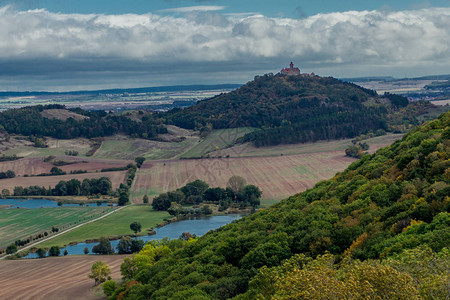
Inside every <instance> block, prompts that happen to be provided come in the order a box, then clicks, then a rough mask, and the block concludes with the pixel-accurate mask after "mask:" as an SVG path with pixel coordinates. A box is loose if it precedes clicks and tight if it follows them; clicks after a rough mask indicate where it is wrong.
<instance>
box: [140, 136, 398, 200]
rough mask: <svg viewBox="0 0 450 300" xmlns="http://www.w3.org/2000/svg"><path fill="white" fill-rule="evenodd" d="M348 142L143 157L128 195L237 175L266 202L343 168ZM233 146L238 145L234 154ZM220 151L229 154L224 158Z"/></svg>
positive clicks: (384, 141)
mask: <svg viewBox="0 0 450 300" xmlns="http://www.w3.org/2000/svg"><path fill="white" fill-rule="evenodd" d="M401 136H402V135H401V134H389V135H385V136H381V137H376V138H372V139H368V140H365V142H367V143H368V144H369V145H370V150H369V152H374V151H375V150H376V149H379V148H380V147H383V146H386V145H389V144H391V143H393V142H394V141H395V140H397V139H399V138H401ZM350 144H351V140H350V139H346V140H339V141H330V142H317V143H309V144H297V145H283V146H276V147H268V148H256V147H254V146H252V145H248V144H247V145H239V146H235V147H232V148H229V149H225V150H222V151H221V152H220V151H216V152H214V153H213V154H214V155H216V154H217V153H219V154H221V155H222V158H209V159H185V160H173V161H164V162H152V161H146V162H145V163H144V165H143V166H142V167H141V169H140V170H139V171H138V172H137V174H136V178H135V181H134V183H133V186H132V195H131V198H132V200H133V202H136V203H139V202H141V201H142V197H143V196H144V195H148V196H149V197H154V196H157V195H159V194H160V193H163V192H167V191H171V190H174V189H176V188H179V187H181V186H183V185H185V184H186V183H188V182H190V181H193V180H196V179H201V180H204V181H206V182H207V183H208V184H209V185H210V186H213V187H214V186H221V187H225V186H226V183H227V181H228V179H229V178H230V177H231V176H233V175H239V176H242V177H244V178H245V179H246V180H247V182H248V183H249V184H254V185H256V186H258V187H259V188H260V189H261V190H262V191H263V194H262V205H265V206H266V205H269V204H273V203H274V202H275V201H277V200H281V199H284V198H286V197H288V196H291V195H293V194H296V193H299V192H302V191H305V190H306V189H308V188H311V187H313V186H314V184H315V183H317V182H318V181H320V180H324V179H329V178H331V177H333V176H334V174H336V172H339V171H342V170H344V169H345V168H346V167H347V166H348V165H349V164H350V163H351V162H353V161H355V159H353V158H350V157H346V156H345V154H344V150H345V149H346V148H347V147H348V146H349V145H350ZM237 147H241V148H240V149H239V151H240V152H238V153H237V154H236V152H234V151H235V150H236V148H237ZM233 153H234V154H233ZM225 154H227V155H228V154H229V155H230V158H224V157H225V156H226V155H225ZM236 156H238V157H236Z"/></svg>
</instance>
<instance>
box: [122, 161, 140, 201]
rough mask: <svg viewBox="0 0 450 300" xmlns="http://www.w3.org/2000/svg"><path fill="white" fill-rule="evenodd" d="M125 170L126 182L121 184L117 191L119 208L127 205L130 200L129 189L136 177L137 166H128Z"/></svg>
mask: <svg viewBox="0 0 450 300" xmlns="http://www.w3.org/2000/svg"><path fill="white" fill-rule="evenodd" d="M127 170H128V171H127V176H126V182H125V183H121V184H120V186H119V189H118V191H117V192H118V194H119V201H118V204H119V206H123V205H125V204H127V202H128V201H129V200H130V188H131V185H132V184H133V180H134V177H135V176H136V170H137V166H136V165H135V164H128V165H127Z"/></svg>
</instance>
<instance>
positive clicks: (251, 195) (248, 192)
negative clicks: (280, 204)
mask: <svg viewBox="0 0 450 300" xmlns="http://www.w3.org/2000/svg"><path fill="white" fill-rule="evenodd" d="M261 194H262V192H261V190H260V189H259V188H258V187H257V186H254V185H252V184H249V185H247V186H245V188H244V190H243V191H242V195H243V196H244V201H245V202H248V203H249V204H250V205H251V206H253V207H256V206H258V205H259V204H260V200H259V199H260V198H261Z"/></svg>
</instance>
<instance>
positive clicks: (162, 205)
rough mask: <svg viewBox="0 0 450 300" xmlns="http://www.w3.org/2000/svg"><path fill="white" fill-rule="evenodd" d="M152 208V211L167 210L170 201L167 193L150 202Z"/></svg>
mask: <svg viewBox="0 0 450 300" xmlns="http://www.w3.org/2000/svg"><path fill="white" fill-rule="evenodd" d="M152 207H153V209H154V210H167V209H169V207H170V200H169V196H168V195H167V193H163V194H160V195H159V196H158V197H155V199H153V202H152Z"/></svg>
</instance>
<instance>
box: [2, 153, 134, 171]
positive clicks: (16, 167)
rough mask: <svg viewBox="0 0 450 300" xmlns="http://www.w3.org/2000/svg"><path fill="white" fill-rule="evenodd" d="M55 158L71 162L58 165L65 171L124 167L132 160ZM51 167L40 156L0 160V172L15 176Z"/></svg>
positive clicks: (46, 169) (49, 163)
mask: <svg viewBox="0 0 450 300" xmlns="http://www.w3.org/2000/svg"><path fill="white" fill-rule="evenodd" d="M55 160H61V161H65V162H70V163H71V164H68V165H65V166H58V168H60V169H61V170H63V171H65V172H67V173H70V171H74V170H85V171H87V172H97V171H100V170H102V169H107V168H113V167H125V166H126V165H127V164H128V163H130V162H132V161H131V160H112V159H109V160H107V159H93V158H86V157H75V156H56V157H55ZM53 167H54V165H53V164H52V163H51V162H44V161H43V158H42V157H25V158H21V159H18V160H12V161H4V162H0V172H6V171H7V170H12V171H14V172H15V173H16V175H17V176H23V175H25V174H27V175H38V174H42V173H50V170H51V168H53Z"/></svg>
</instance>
